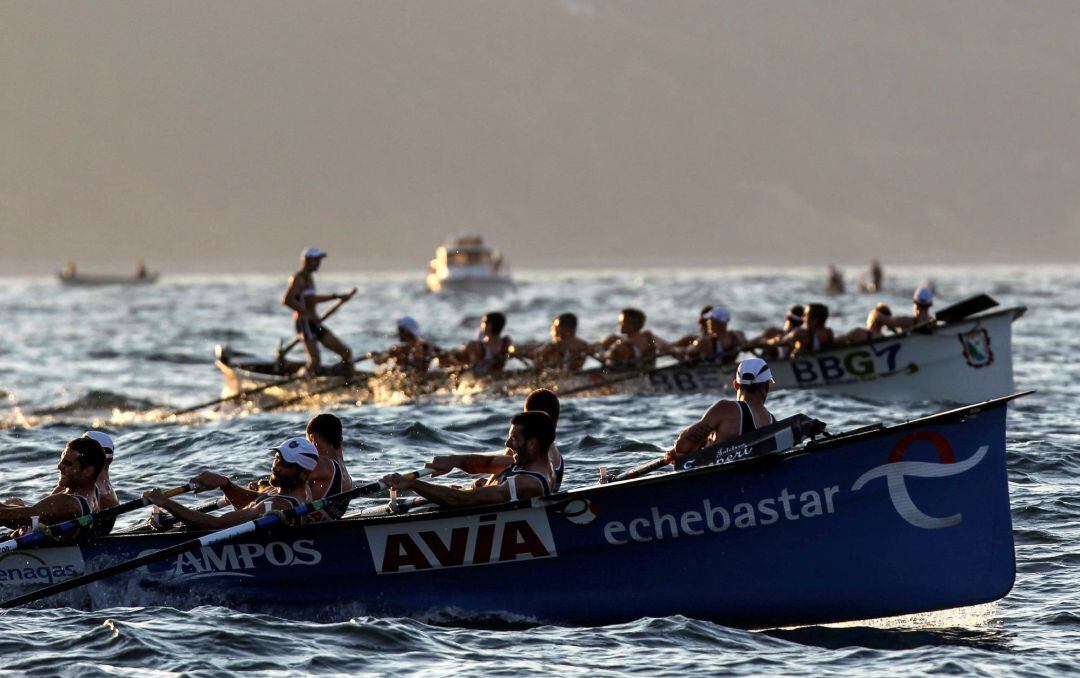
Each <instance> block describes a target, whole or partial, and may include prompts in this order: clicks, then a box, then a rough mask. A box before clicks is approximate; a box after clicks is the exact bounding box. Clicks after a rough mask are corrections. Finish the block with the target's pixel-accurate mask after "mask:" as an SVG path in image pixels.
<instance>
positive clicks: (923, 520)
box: [851, 431, 990, 530]
mask: <svg viewBox="0 0 1080 678" xmlns="http://www.w3.org/2000/svg"><path fill="white" fill-rule="evenodd" d="M918 442H925V443H929V444H931V445H933V447H934V450H935V451H936V452H937V456H938V460H939V461H940V463H936V464H935V463H931V462H923V461H903V459H904V454H905V453H906V452H907V450H908V448H909V447H911V445H913V444H915V443H918ZM989 449H990V448H989V447H988V446H987V445H983V446H981V447H980V448H979V449H977V450H976V451H975V454H973V455H971V456H970V457H968V458H967V459H966V460H964V461H962V462H960V463H957V462H956V458H955V455H954V454H953V449H952V446H951V445H949V441H947V440H946V439H945V437H944V436H942V435H941V434H940V433H935V432H933V431H916V432H915V433H912V434H910V435H907V436H905V437H903V438H901V439H900V441H899V442H897V443H896V446H895V447H893V449H892V451H891V452H890V453H889V462H888V463H887V464H882V465H881V466H878V467H877V468H872V469H870V470H869V471H867V472H866V473H864V474H862V475H861V476H859V479H858V480H856V481H855V484H854V485H852V486H851V491H852V492H858V491H859V490H861V489H862V488H863V487H864V486H865V485H866V484H867V483H868V482H870V481H872V480H875V479H877V478H884V479H885V483H886V485H887V487H888V488H889V499H891V500H892V504H893V507H894V508H895V509H896V512H897V513H899V514H900V517H901V518H903V519H904V520H906V521H907V522H908V523H910V524H911V525H914V526H915V527H921V528H922V529H924V530H940V529H942V528H946V527H952V526H954V525H959V524H960V522H961V521H962V520H963V519H964V518H963V515H962V514H960V513H955V514H953V515H951V516H945V517H941V518H938V517H934V516H930V515H927V514H925V513H923V512H922V511H921V510H919V507H917V506H915V502H914V500H912V498H911V495H910V494H908V489H907V485H906V484H905V481H904V479H905V478H906V477H908V476H913V477H916V478H947V477H949V476H955V475H958V474H961V473H964V472H965V471H969V470H971V469H972V468H974V467H975V466H977V465H978V464H979V462H980V461H982V459H983V457H985V456H986V452H987V450H989Z"/></svg>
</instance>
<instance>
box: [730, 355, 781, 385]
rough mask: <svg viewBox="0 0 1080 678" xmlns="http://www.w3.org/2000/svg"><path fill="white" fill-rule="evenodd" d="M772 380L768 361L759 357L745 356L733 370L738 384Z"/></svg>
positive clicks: (762, 382)
mask: <svg viewBox="0 0 1080 678" xmlns="http://www.w3.org/2000/svg"><path fill="white" fill-rule="evenodd" d="M772 380H773V378H772V370H770V369H769V363H767V362H765V361H764V360H762V359H761V358H747V359H746V360H744V361H742V362H741V363H739V368H738V369H737V370H736V371H735V381H737V382H738V383H740V384H764V383H765V382H767V381H772Z"/></svg>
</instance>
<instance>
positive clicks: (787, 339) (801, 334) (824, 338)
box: [773, 302, 835, 357]
mask: <svg viewBox="0 0 1080 678" xmlns="http://www.w3.org/2000/svg"><path fill="white" fill-rule="evenodd" d="M828 320H829V307H828V306H826V305H825V304H819V303H817V302H814V303H810V304H807V305H806V316H805V327H800V328H798V329H796V330H792V331H791V332H789V333H788V334H786V335H784V336H783V337H781V338H780V339H778V340H776V341H775V342H773V345H775V346H777V347H782V348H786V349H788V350H789V351H790V352H789V354H788V355H789V356H790V357H795V356H798V355H802V354H805V353H814V352H816V351H820V350H822V349H826V348H829V347H830V346H832V344H833V342H834V341H835V339H834V337H833V331H832V330H831V329H829V328H828V327H826V326H825V323H826V322H827V321H828Z"/></svg>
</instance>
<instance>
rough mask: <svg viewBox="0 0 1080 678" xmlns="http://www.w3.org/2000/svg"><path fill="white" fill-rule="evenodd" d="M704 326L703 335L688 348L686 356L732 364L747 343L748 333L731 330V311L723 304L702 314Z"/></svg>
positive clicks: (716, 362)
mask: <svg viewBox="0 0 1080 678" xmlns="http://www.w3.org/2000/svg"><path fill="white" fill-rule="evenodd" d="M701 319H702V321H703V327H702V331H701V336H700V337H698V338H697V339H695V340H694V342H693V343H692V344H690V346H688V347H687V348H686V353H685V357H686V358H687V359H688V360H695V361H701V362H707V363H713V364H716V365H722V364H723V365H730V364H732V363H734V362H735V358H736V357H737V356H738V355H739V349H741V348H742V346H743V344H745V343H746V335H744V334H743V333H742V332H738V331H736V330H729V329H728V323H729V322H731V311H729V310H727V309H726V308H724V307H723V306H713V307H711V308H710V309H709V310H708V312H706V313H703V314H702V316H701Z"/></svg>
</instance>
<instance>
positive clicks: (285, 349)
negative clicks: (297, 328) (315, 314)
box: [278, 287, 356, 365]
mask: <svg viewBox="0 0 1080 678" xmlns="http://www.w3.org/2000/svg"><path fill="white" fill-rule="evenodd" d="M354 294H356V288H355V287H354V288H352V290H351V291H350V292H349V293H348V294H346V295H345V296H343V297H341V298H340V299H338V300H337V301H336V302H334V305H333V306H331V307H330V308H328V309H327V310H326V313H323V314H322V315H321V316H319V322H322V321H324V320H326V319H327V318H329V317H330V316H332V315H334V314H335V313H337V310H338V309H339V308H341V307H342V306H344V305H345V302H347V301H348V300H349V299H352V298H353V295H354ZM302 339H303V337H302V336H301V335H299V334H298V335H296V336H295V337H293V338H292V341H290V342H289V343H288V344H285V346H284V347H283V348H281V349H279V350H278V364H279V365H284V363H285V354H286V353H288V352H289V351H291V350H292V349H293V347H294V346H296V345H297V344H299V343H300V341H301V340H302Z"/></svg>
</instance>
